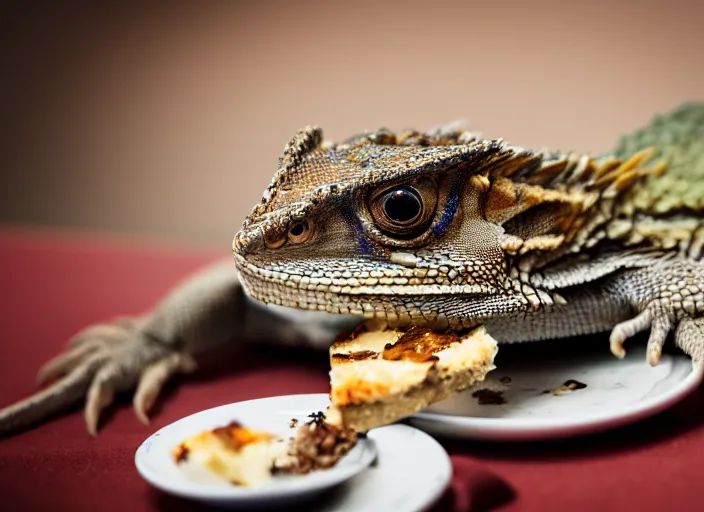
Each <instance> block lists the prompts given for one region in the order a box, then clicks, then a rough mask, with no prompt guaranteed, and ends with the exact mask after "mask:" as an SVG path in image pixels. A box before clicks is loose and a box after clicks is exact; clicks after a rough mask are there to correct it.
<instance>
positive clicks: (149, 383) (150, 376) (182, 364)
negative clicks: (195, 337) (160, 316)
mask: <svg viewBox="0 0 704 512" xmlns="http://www.w3.org/2000/svg"><path fill="white" fill-rule="evenodd" d="M195 368H196V364H195V361H194V360H193V359H192V358H191V356H189V355H188V354H181V353H174V354H169V355H168V356H166V357H164V358H162V359H159V360H158V361H156V362H154V363H152V364H151V365H149V366H147V367H146V368H145V369H144V370H143V371H142V374H141V375H140V378H139V385H138V386H137V391H136V392H135V394H134V397H133V399H132V405H133V407H134V413H135V415H136V416H137V419H139V421H141V422H142V423H144V424H145V425H147V424H149V414H148V413H149V410H150V409H151V407H152V405H154V402H155V400H156V399H157V397H158V396H159V394H160V393H161V390H162V388H163V387H164V384H166V382H167V381H168V380H169V378H171V377H172V376H173V375H174V374H175V373H179V372H180V373H189V372H192V371H194V370H195Z"/></svg>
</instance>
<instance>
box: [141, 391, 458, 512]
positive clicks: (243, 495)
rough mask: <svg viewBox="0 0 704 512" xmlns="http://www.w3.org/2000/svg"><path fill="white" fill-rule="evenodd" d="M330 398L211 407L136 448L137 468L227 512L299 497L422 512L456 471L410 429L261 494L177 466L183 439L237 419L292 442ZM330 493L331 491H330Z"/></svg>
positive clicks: (319, 506) (171, 489) (372, 440)
mask: <svg viewBox="0 0 704 512" xmlns="http://www.w3.org/2000/svg"><path fill="white" fill-rule="evenodd" d="M328 404H329V399H328V396H327V395H326V394H312V395H289V396H279V397H272V398H264V399H260V400H251V401H246V402H239V403H234V404H229V405H225V406H221V407H216V408H213V409H208V410H205V411H202V412H199V413H196V414H193V415H191V416H188V417H186V418H183V419H181V420H179V421H176V422H174V423H172V424H170V425H167V426H166V427H164V428H162V429H160V430H159V431H158V432H156V433H155V434H153V435H152V436H150V437H149V438H148V439H147V440H146V441H144V442H143V443H142V445H141V446H140V447H139V448H138V449H137V452H136V454H135V464H136V466H137V470H138V471H139V473H140V475H141V476H142V477H143V478H144V479H145V480H146V481H147V482H149V483H150V484H151V485H153V486H154V487H156V488H158V489H160V490H162V491H164V492H167V493H169V494H173V495H176V496H180V497H183V498H188V499H191V500H195V501H200V502H204V503H208V504H210V505H216V506H220V507H227V508H241V509H252V508H257V509H260V508H272V507H273V508H279V509H280V508H282V507H284V508H290V506H291V505H292V504H293V503H297V502H299V501H302V500H314V501H311V502H310V505H306V510H311V511H327V510H336V511H341V512H343V511H353V510H369V511H374V510H379V511H381V510H391V509H393V510H394V512H403V511H415V510H422V509H423V508H425V507H427V506H428V505H430V504H432V503H433V502H434V501H435V500H437V499H438V498H439V496H440V495H441V494H442V492H443V491H444V490H445V488H446V487H447V485H448V484H449V481H450V478H451V475H452V466H451V463H450V459H449V457H448V455H447V453H446V452H445V450H444V449H443V448H442V447H441V446H440V445H439V444H438V442H437V441H435V440H434V439H433V438H431V437H430V436H428V435H427V434H425V433H423V432H421V431H419V430H417V429H414V428H412V427H409V426H406V425H391V426H388V427H383V428H379V429H375V430H373V431H372V432H370V433H369V435H368V437H367V438H366V439H360V440H359V442H358V443H357V446H355V447H354V448H353V449H352V450H351V451H350V453H348V454H347V455H346V456H345V457H343V458H342V459H341V460H340V461H339V462H338V464H337V465H336V466H334V467H333V468H330V469H327V470H322V471H315V472H312V473H310V474H307V475H295V476H292V475H288V476H275V477H274V478H273V479H272V482H271V483H269V484H267V485H265V486H263V487H260V488H256V489H247V488H243V487H238V486H235V485H232V484H230V483H228V482H225V481H223V480H221V479H219V478H217V477H215V476H214V475H209V474H207V473H206V472H202V473H201V472H190V471H188V470H184V469H183V468H182V467H180V466H177V465H176V464H175V463H174V461H173V458H172V456H171V453H170V451H171V449H172V448H173V447H174V446H176V445H178V444H179V443H181V442H182V441H183V440H184V439H185V438H186V437H188V436H190V435H193V434H195V433H197V432H200V431H202V430H206V429H211V428H213V427H216V426H221V425H226V424H228V423H230V422H231V421H233V420H236V421H240V422H241V423H242V424H244V425H246V426H248V427H251V428H255V429H264V430H268V431H270V432H273V433H275V434H277V435H280V436H282V437H290V436H292V435H293V434H294V432H295V429H293V428H291V426H290V424H291V420H292V419H294V418H295V419H297V420H298V424H299V425H301V424H302V423H303V422H305V421H308V420H309V418H308V415H309V414H311V413H314V412H318V411H325V409H326V408H327V406H328ZM326 491H330V492H326Z"/></svg>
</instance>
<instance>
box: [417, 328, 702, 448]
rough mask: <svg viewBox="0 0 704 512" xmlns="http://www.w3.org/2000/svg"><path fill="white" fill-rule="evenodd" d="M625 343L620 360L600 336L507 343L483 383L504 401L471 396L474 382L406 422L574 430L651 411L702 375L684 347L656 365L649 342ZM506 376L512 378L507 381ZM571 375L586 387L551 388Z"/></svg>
mask: <svg viewBox="0 0 704 512" xmlns="http://www.w3.org/2000/svg"><path fill="white" fill-rule="evenodd" d="M595 341H596V344H595V343H594V342H595ZM540 343H545V342H540ZM626 350H627V355H626V358H625V359H622V360H619V359H617V358H615V357H614V356H612V355H611V353H610V352H609V349H608V340H607V341H606V342H605V343H604V342H602V340H601V339H599V338H597V339H596V340H595V339H594V338H590V339H589V340H587V341H586V342H584V343H583V342H572V343H570V342H568V343H565V342H564V341H562V342H561V343H560V342H547V343H545V345H544V346H538V345H537V344H534V343H526V344H521V345H502V346H500V348H499V354H498V356H497V358H496V366H497V368H496V369H495V370H494V371H493V372H491V373H490V374H489V376H488V377H487V380H486V382H485V383H483V384H482V385H480V386H478V388H479V389H489V390H491V391H495V392H499V393H501V395H502V397H503V399H504V400H505V403H504V404H496V405H488V404H486V403H485V404H484V405H481V404H480V403H479V399H480V398H481V397H476V396H473V395H474V393H475V391H476V389H472V390H468V391H465V392H462V393H460V394H458V395H455V396H454V397H451V398H449V399H448V400H445V401H443V402H440V403H438V404H435V405H433V406H431V407H429V408H427V409H425V410H424V411H423V412H421V413H419V414H416V415H415V416H413V417H411V418H409V423H410V424H411V425H414V426H416V427H418V428H422V429H423V430H425V431H427V432H430V433H433V434H436V435H440V436H445V437H454V438H466V439H481V440H494V441H525V440H539V439H556V438H564V437H571V436H577V435H584V434H591V433H596V432H600V431H604V430H608V429H612V428H615V427H619V426H622V425H626V424H628V423H633V422H635V421H638V420H641V419H644V418H646V417H649V416H652V415H654V414H656V413H658V412H661V411H663V410H664V409H666V408H668V407H671V406H672V405H674V404H675V403H677V402H678V401H679V400H681V399H682V398H684V397H685V396H686V395H687V394H689V393H691V392H692V391H693V390H694V389H696V388H697V387H698V386H699V384H700V383H701V381H702V377H703V375H704V372H703V371H702V368H701V367H699V368H697V369H693V367H692V362H691V360H690V359H689V358H688V357H687V356H685V355H684V354H681V353H678V354H665V355H663V358H662V360H661V362H660V364H659V365H658V366H656V367H651V366H650V365H649V364H648V363H646V361H645V345H644V344H642V343H641V344H634V343H631V344H628V345H627V346H626ZM506 378H509V379H510V383H507V382H502V379H504V380H506ZM570 379H571V380H575V381H578V382H580V383H584V384H586V385H587V387H586V388H583V389H578V390H574V391H572V392H569V393H567V394H563V395H557V396H556V395H555V394H553V393H551V392H550V391H551V390H555V389H557V388H558V387H559V386H561V385H562V384H563V383H564V382H565V381H568V380H570ZM546 391H547V393H546ZM494 396H495V395H494ZM488 398H491V396H489V397H488ZM484 401H485V402H486V400H484Z"/></svg>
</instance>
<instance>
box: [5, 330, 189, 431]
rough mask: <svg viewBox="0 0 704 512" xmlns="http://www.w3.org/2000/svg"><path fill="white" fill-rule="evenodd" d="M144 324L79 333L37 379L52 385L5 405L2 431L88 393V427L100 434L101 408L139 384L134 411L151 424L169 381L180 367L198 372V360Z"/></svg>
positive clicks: (37, 419) (55, 409) (41, 417)
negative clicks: (145, 331) (152, 410)
mask: <svg viewBox="0 0 704 512" xmlns="http://www.w3.org/2000/svg"><path fill="white" fill-rule="evenodd" d="M142 324H143V321H142V320H141V319H122V320H118V321H117V322H115V323H114V324H98V325H95V326H92V327H89V328H87V329H85V330H83V331H82V332H80V333H79V334H77V335H76V336H75V337H74V338H73V339H72V340H71V341H70V342H69V348H68V350H67V351H66V352H64V353H62V354H60V355H58V356H57V357H55V358H53V359H52V360H50V361H49V362H47V363H46V364H45V365H44V366H43V367H42V368H41V369H40V370H39V372H38V375H37V381H38V383H39V384H40V385H44V384H47V383H51V384H49V385H48V386H47V387H45V388H44V389H42V390H40V391H39V392H37V393H36V394H34V395H32V396H30V397H28V398H26V399H24V400H22V401H20V402H18V403H16V404H13V405H11V406H9V407H7V408H5V409H3V410H0V435H3V434H8V433H10V432H11V431H15V430H18V429H21V428H23V427H25V426H28V425H30V424H32V423H35V422H38V421H40V420H42V419H43V418H44V417H46V416H48V415H53V414H56V413H58V412H61V411H62V410H64V409H66V408H67V407H70V406H71V405H73V404H75V403H78V402H80V401H81V399H82V398H83V397H86V398H85V407H84V416H85V422H86V427H87V429H88V432H89V433H90V434H92V435H96V433H97V430H98V422H99V419H100V413H101V412H102V411H103V409H105V408H106V407H108V406H109V405H110V404H111V403H112V401H113V398H114V396H115V393H118V392H123V391H127V390H129V389H131V388H134V387H135V386H136V387H137V391H136V392H135V395H134V398H133V406H134V410H135V414H136V416H137V418H138V419H139V420H140V421H142V422H143V423H147V422H148V421H149V419H148V416H147V413H148V411H149V409H150V407H151V406H152V404H153V403H154V401H155V399H156V397H157V396H158V394H159V392H160V391H161V389H162V387H163V385H164V383H165V382H166V381H167V380H168V378H169V377H171V376H172V375H173V374H175V373H177V372H182V373H185V372H190V371H193V370H194V369H195V362H194V361H193V359H192V358H191V357H190V356H189V355H188V354H186V353H181V352H175V351H174V350H172V349H171V348H169V347H168V346H166V345H164V344H162V343H159V342H158V341H156V340H152V339H150V338H149V337H147V336H145V335H144V334H143V333H142V332H141V331H140V327H141V325H142Z"/></svg>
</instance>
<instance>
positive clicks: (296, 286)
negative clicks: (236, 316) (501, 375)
mask: <svg viewBox="0 0 704 512" xmlns="http://www.w3.org/2000/svg"><path fill="white" fill-rule="evenodd" d="M235 264H236V266H237V269H238V272H239V275H240V280H241V282H242V285H243V287H244V290H245V292H246V293H247V294H248V295H249V296H250V297H252V298H253V299H255V300H258V301H260V302H263V303H267V304H276V305H279V306H285V307H291V308H296V309H305V310H315V311H324V312H327V313H332V314H352V315H359V316H363V317H364V318H366V319H379V320H384V321H386V322H388V323H389V325H423V326H432V327H435V328H438V326H440V328H442V327H443V326H444V327H447V319H446V318H445V315H444V314H443V313H442V311H441V309H442V304H443V300H442V299H443V296H446V297H448V298H449V297H457V296H458V295H463V296H465V297H467V298H470V297H478V296H481V295H485V294H486V293H490V291H489V290H486V289H485V287H484V286H479V285H470V284H456V285H437V284H433V285H430V284H426V285H422V284H421V285H411V284H383V285H380V284H377V285H365V284H359V285H354V281H352V283H353V285H350V284H346V285H345V286H340V285H339V284H338V285H336V284H333V283H332V280H331V279H330V278H325V277H322V278H317V279H316V278H307V279H306V276H295V275H292V274H289V273H285V272H280V271H274V270H269V269H265V268H261V267H257V266H256V265H254V264H252V263H250V262H248V261H246V260H245V259H244V258H243V257H242V256H240V255H238V254H235ZM349 281H350V280H349V279H348V283H349ZM458 321H459V322H460V325H457V326H455V328H459V327H472V326H473V325H474V324H475V323H476V322H472V321H470V320H469V319H467V320H466V321H465V320H458ZM465 323H466V324H467V325H464V324H465Z"/></svg>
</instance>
